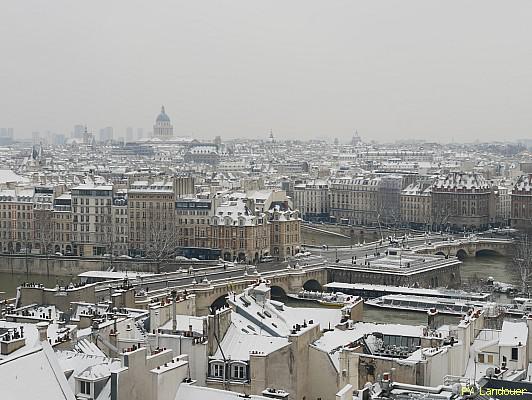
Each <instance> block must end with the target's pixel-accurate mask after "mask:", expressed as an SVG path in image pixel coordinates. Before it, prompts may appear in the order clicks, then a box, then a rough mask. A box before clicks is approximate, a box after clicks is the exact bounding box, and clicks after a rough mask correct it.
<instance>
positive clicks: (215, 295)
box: [187, 265, 327, 315]
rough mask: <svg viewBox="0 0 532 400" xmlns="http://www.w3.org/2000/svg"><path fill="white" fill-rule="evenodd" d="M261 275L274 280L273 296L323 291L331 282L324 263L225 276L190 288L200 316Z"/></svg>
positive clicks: (272, 281) (271, 280) (271, 281)
mask: <svg viewBox="0 0 532 400" xmlns="http://www.w3.org/2000/svg"><path fill="white" fill-rule="evenodd" d="M259 278H263V279H267V280H269V281H270V284H271V288H272V294H273V295H285V294H287V293H297V292H299V291H300V290H302V289H303V288H305V289H308V290H322V286H323V285H325V284H326V283H327V269H326V267H325V266H324V265H320V266H315V267H306V268H299V269H287V270H286V271H276V272H271V273H264V274H260V275H259V274H257V275H249V276H246V277H242V278H233V279H224V280H222V281H216V282H208V281H204V282H200V283H198V284H196V285H194V286H193V287H190V288H187V291H188V292H189V293H194V294H195V295H196V310H197V313H198V315H206V314H208V313H209V308H210V307H215V308H218V307H220V306H222V305H224V304H225V298H226V296H227V294H228V293H229V292H237V293H239V292H242V291H243V290H244V289H246V288H247V287H248V286H250V285H252V284H253V283H255V282H256V281H257V279H259Z"/></svg>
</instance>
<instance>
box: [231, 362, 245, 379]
mask: <svg viewBox="0 0 532 400" xmlns="http://www.w3.org/2000/svg"><path fill="white" fill-rule="evenodd" d="M231 378H232V379H238V380H244V379H247V374H246V365H245V364H240V363H238V364H233V365H231Z"/></svg>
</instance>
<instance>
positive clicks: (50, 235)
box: [34, 210, 55, 275]
mask: <svg viewBox="0 0 532 400" xmlns="http://www.w3.org/2000/svg"><path fill="white" fill-rule="evenodd" d="M34 227H35V241H36V242H37V243H39V246H40V248H41V249H40V250H41V254H44V255H45V256H46V274H47V275H49V274H50V266H49V260H50V254H52V251H53V248H54V243H55V232H54V223H53V220H52V211H51V210H38V211H37V210H36V211H35V225H34Z"/></svg>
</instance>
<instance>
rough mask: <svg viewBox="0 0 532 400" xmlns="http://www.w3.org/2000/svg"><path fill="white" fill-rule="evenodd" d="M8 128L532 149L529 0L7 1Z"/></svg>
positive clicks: (3, 59)
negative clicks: (528, 144) (164, 121)
mask: <svg viewBox="0 0 532 400" xmlns="http://www.w3.org/2000/svg"><path fill="white" fill-rule="evenodd" d="M0 4H1V5H0V15H1V16H2V18H1V19H2V23H1V24H0V127H14V128H15V131H16V133H18V134H19V135H20V134H24V135H25V136H29V135H30V134H31V132H32V131H41V132H43V131H45V130H52V131H56V132H60V133H69V132H70V131H71V130H72V126H73V125H74V124H77V123H86V124H88V126H89V127H90V128H92V129H93V130H94V131H97V130H98V129H99V128H101V127H104V126H113V127H114V128H115V135H116V134H117V133H118V134H123V132H124V131H125V128H126V127H127V126H133V127H145V128H146V129H151V126H152V125H153V121H154V119H155V117H156V115H157V113H158V111H159V108H160V106H161V104H164V105H165V106H166V110H167V113H168V114H169V116H170V118H171V119H172V123H173V125H174V132H175V133H176V134H178V135H188V134H192V135H193V136H197V137H207V138H213V137H214V136H215V135H222V137H226V138H228V137H259V136H264V137H266V136H267V135H268V130H269V129H270V128H272V129H273V130H274V133H275V134H276V135H277V136H278V137H285V138H288V137H293V138H314V137H319V136H331V137H339V138H342V139H347V138H349V137H350V136H351V135H352V132H353V130H354V129H355V128H357V129H358V131H359V132H360V134H361V135H362V136H363V138H364V139H376V140H380V141H384V140H393V139H395V138H425V139H428V140H439V141H450V139H451V137H453V138H454V140H455V141H462V140H463V141H471V140H475V139H480V140H496V139H499V140H500V139H513V138H524V137H529V138H530V137H532V110H531V108H532V27H531V26H532V25H531V23H532V1H530V0H512V1H486V0H484V1H467V0H460V1H452V0H444V1H430V0H395V1H392V0H388V1H377V0H367V1H364V2H362V1H355V0H350V1H338V0H334V1H320V2H317V1H309V0H306V1H287V0H285V1H271V0H270V1H261V2H259V1H251V0H231V1H197V0H189V1H186V2H184V1H176V0H172V1H158V0H150V1H137V0H112V1H109V0H91V1H83V2H81V1H72V0H49V1H42V0H24V1H7V0H1V3H0Z"/></svg>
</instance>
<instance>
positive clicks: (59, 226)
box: [41, 193, 79, 255]
mask: <svg viewBox="0 0 532 400" xmlns="http://www.w3.org/2000/svg"><path fill="white" fill-rule="evenodd" d="M52 226H53V231H51V232H49V233H48V234H43V239H45V242H43V246H42V247H41V252H43V253H44V254H46V249H47V248H48V246H50V245H49V244H47V241H48V240H50V234H51V235H53V236H52V243H51V247H53V252H54V253H62V254H66V255H70V254H79V253H78V246H77V244H76V243H75V242H74V240H73V229H74V228H73V225H72V195H71V194H70V193H63V194H62V195H60V196H57V197H56V198H55V199H54V202H53V209H52ZM78 229H79V227H78Z"/></svg>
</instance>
